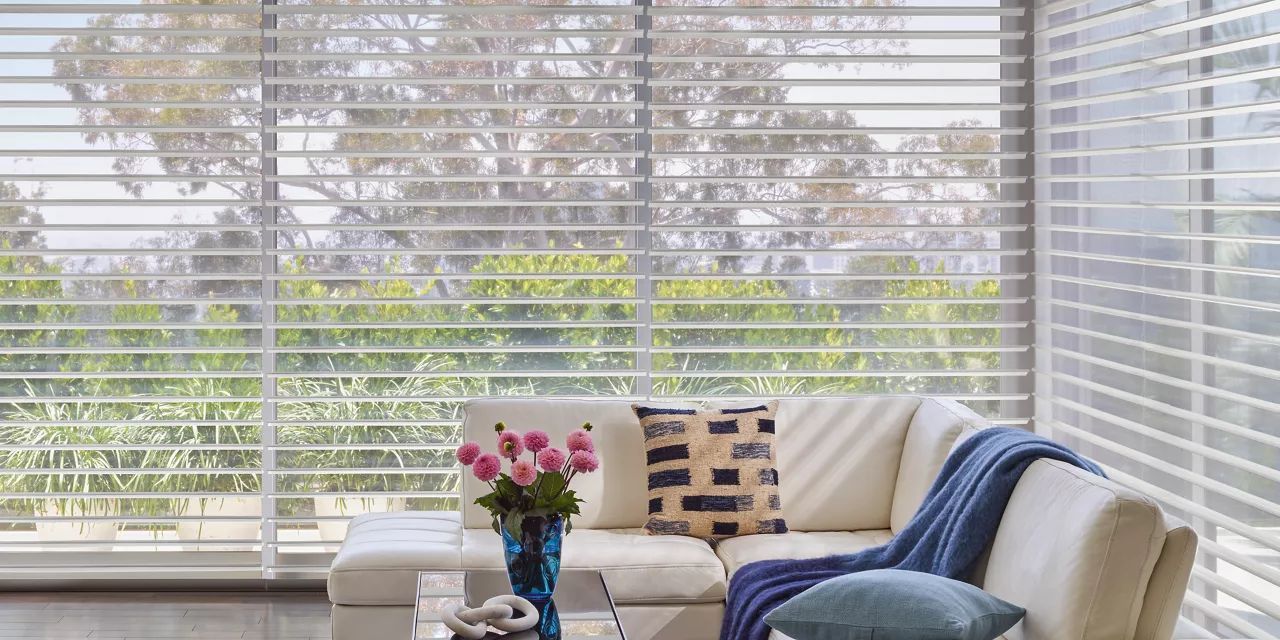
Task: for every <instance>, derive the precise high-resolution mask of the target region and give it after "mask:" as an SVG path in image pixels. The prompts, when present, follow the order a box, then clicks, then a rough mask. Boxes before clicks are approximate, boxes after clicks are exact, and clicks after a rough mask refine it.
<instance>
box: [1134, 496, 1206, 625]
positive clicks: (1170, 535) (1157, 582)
mask: <svg viewBox="0 0 1280 640" xmlns="http://www.w3.org/2000/svg"><path fill="white" fill-rule="evenodd" d="M1171 525H1172V526H1171V527H1170V528H1169V530H1168V532H1167V533H1165V537H1164V548H1162V549H1161V550H1160V559H1159V560H1157V561H1156V568H1155V570H1154V571H1152V572H1151V582H1150V584H1148V585H1147V595H1146V598H1144V599H1143V601H1142V613H1141V615H1139V616H1138V629H1137V632H1136V633H1134V636H1133V637H1134V638H1135V640H1169V638H1172V637H1173V635H1174V629H1175V627H1177V625H1178V613H1179V611H1181V609H1182V598H1183V594H1185V593H1186V591H1187V583H1188V581H1189V580H1190V579H1191V566H1192V565H1194V564H1195V562H1196V546H1197V543H1198V540H1199V536H1197V535H1196V531H1195V529H1192V528H1191V527H1188V526H1187V525H1185V524H1182V523H1179V522H1176V521H1175V522H1172V523H1171Z"/></svg>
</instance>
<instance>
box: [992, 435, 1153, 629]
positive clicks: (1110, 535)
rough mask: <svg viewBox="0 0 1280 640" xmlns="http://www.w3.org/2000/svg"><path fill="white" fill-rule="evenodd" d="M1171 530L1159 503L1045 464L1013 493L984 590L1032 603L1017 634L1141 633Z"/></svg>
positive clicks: (1078, 471)
mask: <svg viewBox="0 0 1280 640" xmlns="http://www.w3.org/2000/svg"><path fill="white" fill-rule="evenodd" d="M1166 531H1167V529H1166V527H1165V523H1164V516H1163V514H1162V513H1161V511H1160V507H1159V506H1157V505H1156V504H1155V502H1153V501H1152V500H1151V499H1149V498H1146V497H1144V496H1141V495H1139V494H1136V493H1134V492H1132V491H1128V490H1126V489H1123V488H1120V487H1118V486H1117V485H1115V484H1114V483H1112V482H1109V481H1107V480H1104V479H1103V478H1099V477H1098V476H1095V475H1093V474H1090V473H1088V472H1086V471H1083V470H1081V469H1078V468H1076V467H1073V466H1070V465H1067V464H1064V463H1061V462H1058V461H1056V460H1054V461H1050V460H1039V461H1037V462H1034V463H1032V464H1031V466H1030V467H1028V468H1027V470H1026V472H1024V473H1023V474H1022V480H1021V481H1019V482H1018V486H1017V488H1016V489H1014V492H1013V496H1011V497H1010V498H1009V505H1008V506H1007V507H1005V513H1004V518H1003V519H1002V520H1001V521H1000V529H999V531H998V532H997V534H996V539H995V541H994V542H993V543H992V545H991V558H990V560H989V561H988V563H987V567H986V575H985V577H984V578H983V581H982V584H981V585H980V586H981V587H982V588H983V589H984V590H986V591H987V592H989V593H991V594H992V595H994V596H996V597H998V598H1003V599H1005V600H1008V601H1010V602H1014V603H1016V604H1018V605H1019V606H1022V607H1024V608H1026V610H1027V616H1026V617H1025V618H1024V619H1023V620H1022V622H1021V623H1020V624H1019V625H1018V626H1016V627H1014V628H1013V629H1011V630H1010V631H1009V633H1008V634H1007V635H1008V636H1009V638H1010V639H1011V640H1024V639H1030V638H1036V639H1043V640H1059V639H1060V640H1084V639H1086V638H1132V637H1133V635H1134V630H1135V629H1136V627H1137V624H1138V615H1139V613H1140V612H1141V609H1142V601H1143V597H1144V595H1145V593H1146V588H1147V583H1148V582H1149V581H1150V579H1151V571H1152V569H1153V568H1154V567H1155V563H1156V559H1157V558H1159V556H1160V552H1161V550H1162V549H1163V547H1164V539H1165V532H1166Z"/></svg>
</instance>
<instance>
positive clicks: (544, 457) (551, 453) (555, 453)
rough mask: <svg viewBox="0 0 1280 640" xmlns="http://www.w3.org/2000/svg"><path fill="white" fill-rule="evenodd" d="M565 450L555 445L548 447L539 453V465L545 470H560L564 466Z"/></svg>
mask: <svg viewBox="0 0 1280 640" xmlns="http://www.w3.org/2000/svg"><path fill="white" fill-rule="evenodd" d="M564 459H565V458H564V451H563V450H561V449H557V448H555V447H547V448H546V449H543V450H542V451H541V452H540V453H538V466H540V467H542V470H543V471H559V470H560V469H562V468H564Z"/></svg>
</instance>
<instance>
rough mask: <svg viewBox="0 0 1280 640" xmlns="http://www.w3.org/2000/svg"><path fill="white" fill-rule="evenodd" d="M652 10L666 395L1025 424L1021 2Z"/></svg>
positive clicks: (656, 339) (659, 313) (655, 234)
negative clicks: (815, 401) (921, 411)
mask: <svg viewBox="0 0 1280 640" xmlns="http://www.w3.org/2000/svg"><path fill="white" fill-rule="evenodd" d="M654 4H655V6H654V7H652V9H651V10H650V11H649V15H648V16H647V19H648V20H650V21H651V24H650V26H651V29H650V31H649V35H650V38H649V45H650V47H651V52H650V55H649V56H648V64H649V68H650V73H651V79H650V81H649V83H648V90H649V92H650V98H651V102H650V103H649V114H648V118H649V120H650V125H651V126H650V129H649V132H650V136H651V139H652V153H651V154H650V163H651V164H650V168H651V176H652V177H651V178H650V181H649V182H650V185H649V187H650V189H651V199H650V201H649V216H650V223H651V225H650V233H651V235H652V248H651V250H650V252H649V260H650V269H651V273H652V278H651V280H652V290H653V296H652V314H653V315H652V320H653V323H652V331H653V343H652V346H653V348H652V350H651V351H652V357H653V374H652V383H653V393H654V394H655V395H657V396H663V397H668V396H674V397H689V396H692V397H700V396H706V395H742V396H759V395H768V396H786V395H808V394H824V395H858V394H875V393H904V392H905V393H928V394H935V395H939V396H945V397H954V398H957V399H960V400H963V401H966V402H969V403H970V404H971V405H972V406H974V407H975V408H978V409H980V410H982V411H984V412H985V413H987V414H988V415H991V416H992V417H995V418H1006V419H1011V420H1013V421H1017V420H1018V419H1019V418H1025V417H1026V411H1027V409H1026V408H1023V409H1022V413H1019V412H1018V409H1017V408H1012V409H1008V408H1007V409H1006V410H1005V411H1001V406H1000V405H1001V402H1002V401H1004V402H1007V403H1009V406H1011V407H1018V406H1019V404H1020V403H1018V401H1019V400H1022V399H1024V398H1025V397H1026V395H1025V392H1026V389H1025V388H1024V387H1023V386H1020V384H1019V383H1020V382H1021V381H1022V380H1023V379H1024V378H1025V377H1026V376H1027V373H1028V371H1027V369H1028V368H1029V362H1027V361H1026V358H1025V353H1026V351H1027V344H1026V342H1025V341H1023V342H1021V343H1019V342H1014V341H1010V342H1005V340H1003V339H1002V338H1005V339H1007V338H1010V337H1012V336H1017V335H1021V329H1022V328H1024V327H1025V326H1026V320H1027V318H1026V314H1025V313H1022V310H1023V309H1024V308H1025V307H1026V302H1027V297H1026V293H1025V289H1024V288H1023V287H1022V286H1021V285H1022V283H1023V282H1024V281H1025V280H1026V278H1027V273H1026V271H1025V267H1026V264H1025V262H1026V258H1025V256H1026V255H1027V249H1028V246H1027V244H1025V238H1026V236H1027V235H1028V234H1027V233H1026V229H1027V222H1028V221H1027V220H1026V218H1025V216H1023V215H1022V212H1023V210H1024V207H1025V205H1026V202H1025V201H1023V200H1020V199H1019V196H1022V197H1025V195H1023V194H1020V193H1019V192H1018V189H1020V188H1021V186H1022V183H1023V182H1024V181H1025V178H1024V175H1025V174H1024V173H1022V172H1021V166H1022V164H1021V161H1022V160H1023V159H1025V158H1026V152H1025V149H1024V148H1021V147H1019V146H1018V144H1017V143H1016V142H1013V141H1015V140H1017V139H1019V138H1020V137H1021V134H1022V133H1023V132H1024V125H1023V122H1022V111H1021V107H1022V105H1020V104H1018V103H1017V102H1016V101H1013V102H1008V103H1006V102H1003V101H1002V98H1004V97H1007V96H1008V95H1009V92H1011V91H1012V92H1016V91H1020V90H1022V89H1023V87H1024V86H1025V78H1023V77H1021V76H1020V74H1019V70H1020V69H1021V64H1022V62H1023V61H1024V56H1023V55H1021V54H1020V52H1018V51H1017V50H1016V46H1005V45H1006V43H1010V42H1012V43H1017V42H1020V41H1021V39H1022V37H1023V34H1022V31H1021V28H1020V21H1021V17H1022V15H1023V10H1022V9H1020V8H1016V7H1013V5H1008V6H1005V7H1002V6H1001V5H999V4H990V5H987V6H958V5H947V6H939V5H926V4H915V3H894V4H888V5H875V6H863V5H851V4H849V3H843V2H839V3H837V2H831V3H827V2H821V3H813V4H812V5H808V4H807V5H805V6H796V5H789V6H776V5H772V3H764V4H763V5H761V4H758V3H748V2H742V3H738V2H727V3H713V4H714V6H708V3H703V2H684V1H681V0H659V1H658V2H655V3H654ZM1011 51H1012V53H1010V52H1011Z"/></svg>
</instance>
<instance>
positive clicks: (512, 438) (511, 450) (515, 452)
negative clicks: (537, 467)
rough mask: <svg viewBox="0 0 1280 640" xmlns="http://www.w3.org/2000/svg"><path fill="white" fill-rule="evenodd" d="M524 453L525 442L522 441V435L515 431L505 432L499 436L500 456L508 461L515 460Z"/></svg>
mask: <svg viewBox="0 0 1280 640" xmlns="http://www.w3.org/2000/svg"><path fill="white" fill-rule="evenodd" d="M522 453H524V441H523V440H521V439H520V434H518V433H516V432H514V431H503V432H502V433H499V434H498V455H501V456H502V457H504V458H506V459H508V460H515V459H516V458H519V457H520V454H522Z"/></svg>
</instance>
